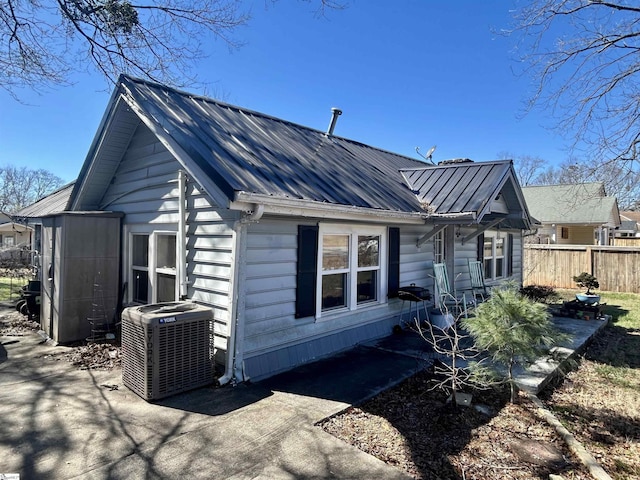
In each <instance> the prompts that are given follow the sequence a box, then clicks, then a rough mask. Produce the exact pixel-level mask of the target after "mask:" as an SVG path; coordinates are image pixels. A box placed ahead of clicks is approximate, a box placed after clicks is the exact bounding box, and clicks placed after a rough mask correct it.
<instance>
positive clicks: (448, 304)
mask: <svg viewBox="0 0 640 480" xmlns="http://www.w3.org/2000/svg"><path fill="white" fill-rule="evenodd" d="M433 275H434V277H435V284H436V285H435V286H436V301H437V303H438V307H439V308H440V310H451V309H452V308H453V309H454V310H455V312H456V313H464V316H465V318H466V317H467V316H468V312H467V307H468V306H469V304H468V303H467V295H466V294H465V293H462V297H459V296H458V295H457V292H456V291H455V290H454V289H452V288H451V284H450V283H449V275H448V273H447V266H446V265H445V264H444V263H434V264H433ZM474 304H475V302H473V301H471V305H474Z"/></svg>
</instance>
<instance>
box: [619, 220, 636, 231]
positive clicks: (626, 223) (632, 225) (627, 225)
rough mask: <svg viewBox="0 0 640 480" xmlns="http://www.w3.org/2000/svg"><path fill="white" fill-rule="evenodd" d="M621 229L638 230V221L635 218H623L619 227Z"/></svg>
mask: <svg viewBox="0 0 640 480" xmlns="http://www.w3.org/2000/svg"><path fill="white" fill-rule="evenodd" d="M618 230H620V231H623V230H624V231H626V232H637V231H638V223H637V222H634V221H633V220H622V221H621V222H620V227H619V228H618Z"/></svg>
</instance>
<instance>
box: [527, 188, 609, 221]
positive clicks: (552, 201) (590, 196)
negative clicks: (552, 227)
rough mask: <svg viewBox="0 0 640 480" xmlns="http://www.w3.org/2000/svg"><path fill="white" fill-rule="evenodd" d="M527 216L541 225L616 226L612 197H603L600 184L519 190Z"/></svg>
mask: <svg viewBox="0 0 640 480" xmlns="http://www.w3.org/2000/svg"><path fill="white" fill-rule="evenodd" d="M522 193H523V194H524V197H525V200H526V202H527V206H528V207H529V211H530V212H531V215H532V216H534V217H535V218H537V219H538V220H540V221H541V222H542V223H545V224H549V223H557V224H563V225H567V224H575V225H604V224H608V225H611V226H616V225H619V224H620V215H619V212H618V202H617V200H616V197H607V196H605V192H604V188H603V187H602V183H600V182H594V183H580V184H570V185H537V186H531V187H523V188H522Z"/></svg>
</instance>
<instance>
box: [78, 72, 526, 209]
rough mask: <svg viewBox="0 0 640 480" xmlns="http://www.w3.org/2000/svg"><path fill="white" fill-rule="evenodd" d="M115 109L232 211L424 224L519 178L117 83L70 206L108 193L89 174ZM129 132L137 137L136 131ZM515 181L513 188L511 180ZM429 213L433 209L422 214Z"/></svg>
mask: <svg viewBox="0 0 640 480" xmlns="http://www.w3.org/2000/svg"><path fill="white" fill-rule="evenodd" d="M119 99H124V101H125V103H126V104H128V107H126V106H124V105H123V106H122V107H121V108H120V110H122V111H125V109H126V111H132V112H136V115H138V116H141V117H142V118H145V119H147V120H145V121H151V122H152V123H153V124H154V125H153V126H152V127H153V128H152V130H153V131H156V132H159V133H158V135H159V136H164V141H168V142H169V143H171V144H173V145H174V146H175V147H176V148H177V149H178V150H179V151H182V152H184V153H185V154H186V158H183V161H188V162H193V163H195V164H196V165H197V166H198V168H199V169H200V170H201V171H202V173H203V174H204V175H206V176H208V177H209V179H210V180H211V181H212V182H214V183H215V184H216V185H217V187H218V188H219V189H220V190H221V191H222V192H223V193H224V194H225V195H226V196H227V197H228V199H229V200H231V201H233V200H235V199H236V198H237V195H238V194H241V193H246V194H257V195H261V196H272V197H273V198H274V199H293V200H296V199H298V200H304V201H314V202H321V203H326V204H333V205H340V206H354V207H361V208H367V209H379V210H382V211H388V212H402V213H411V214H413V213H423V214H425V215H426V214H427V213H428V212H429V213H431V212H432V211H433V207H434V206H435V213H443V214H446V213H452V212H453V213H458V212H463V211H464V212H465V213H469V212H473V213H474V214H476V216H479V214H480V213H481V211H482V209H483V208H484V207H485V206H486V205H487V204H488V203H489V202H491V201H492V200H493V198H492V195H494V194H495V193H496V189H498V188H500V187H501V186H502V185H503V182H502V180H501V179H500V175H503V176H504V175H509V172H512V170H513V167H512V164H511V162H510V161H508V160H507V161H499V162H489V163H486V164H485V163H473V162H471V163H466V164H456V165H437V166H434V165H429V164H427V163H425V162H422V161H420V160H416V159H413V158H409V157H405V156H402V155H398V154H395V153H392V152H388V151H385V150H381V149H378V148H375V147H371V146H368V145H365V144H362V143H359V142H356V141H353V140H348V139H346V138H342V137H338V136H334V135H332V136H328V135H326V134H325V132H322V131H320V130H315V129H312V128H308V127H304V126H301V125H297V124H295V123H291V122H288V121H285V120H281V119H278V118H275V117H271V116H268V115H265V114H262V113H258V112H254V111H251V110H247V109H243V108H240V107H235V106H232V105H228V104H225V103H221V102H218V101H216V100H212V99H209V98H206V97H201V96H196V95H192V94H189V93H185V92H181V91H178V90H174V89H172V88H169V87H166V86H164V85H160V84H156V83H152V82H147V81H143V80H138V79H134V78H131V77H128V76H121V77H120V80H119V82H118V90H117V91H116V92H115V93H114V95H113V96H112V99H111V102H110V105H109V107H108V108H107V113H106V114H105V118H104V119H103V122H102V124H101V129H100V130H99V132H98V134H97V135H96V139H98V140H99V141H98V140H94V144H93V145H92V149H91V150H90V152H89V155H88V156H87V159H86V161H85V164H84V166H83V169H82V171H81V174H80V177H79V181H78V185H79V186H80V187H78V185H77V186H76V190H74V194H73V195H74V200H73V203H74V205H90V206H91V205H93V204H94V203H95V202H96V201H97V200H96V199H99V198H100V197H101V196H102V195H103V194H104V191H106V190H105V189H106V184H105V181H106V179H104V178H97V177H96V178H93V177H94V174H93V173H92V172H94V171H97V170H98V169H95V168H93V169H92V168H90V167H91V165H92V164H93V163H94V162H100V161H101V159H102V158H103V156H102V155H101V154H100V152H101V149H105V148H108V145H109V144H110V143H109V142H110V140H109V139H110V135H111V130H112V129H115V128H116V127H117V125H112V122H111V120H114V119H115V120H114V121H115V123H116V124H117V121H116V120H117V119H119V118H121V117H122V115H120V116H118V112H119V111H120V110H118V108H114V107H115V106H117V105H119V104H120V100H119ZM129 107H131V108H129ZM123 118H124V117H123ZM123 121H124V120H123ZM128 125H129V127H128V128H129V129H132V128H134V126H133V123H132V122H129V124H128ZM150 126H151V125H150ZM162 132H164V133H162ZM100 139H103V140H104V141H103V140H100ZM105 145H106V146H105ZM120 146H121V145H120ZM122 148H125V147H124V146H122ZM109 168H111V169H113V168H115V166H114V165H113V164H111V165H110V166H109ZM103 176H104V175H103ZM505 178H506V177H505ZM513 179H514V182H515V185H516V188H517V180H515V176H513ZM501 182H502V183H501ZM414 190H415V191H414ZM101 191H102V193H101ZM87 195H89V197H90V198H88V200H86V199H85V198H84V197H86V196H87ZM516 197H517V195H516V196H511V197H510V199H509V201H511V202H513V206H514V209H518V211H519V212H523V211H524V213H523V215H526V207H525V206H524V204H523V202H521V201H520V200H519V198H516ZM426 203H428V204H429V205H430V206H431V209H425V208H424V206H425V204H426Z"/></svg>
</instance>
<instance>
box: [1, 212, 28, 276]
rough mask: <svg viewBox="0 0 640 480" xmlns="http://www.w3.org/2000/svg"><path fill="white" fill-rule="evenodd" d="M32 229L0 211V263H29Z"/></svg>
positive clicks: (12, 264) (4, 264) (5, 264)
mask: <svg viewBox="0 0 640 480" xmlns="http://www.w3.org/2000/svg"><path fill="white" fill-rule="evenodd" d="M32 236H33V229H32V228H30V227H26V226H24V225H20V224H18V223H15V222H13V221H12V219H11V217H10V216H9V215H7V214H6V213H4V212H0V264H2V265H3V266H16V265H18V266H21V265H24V264H25V263H29V261H30V255H29V250H30V248H31V242H32Z"/></svg>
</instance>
